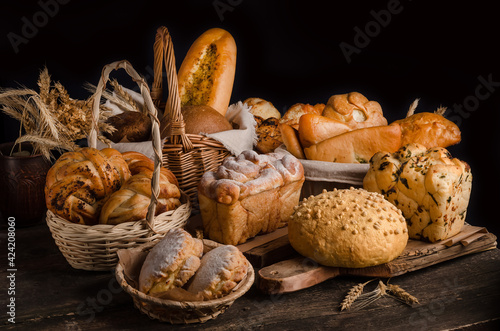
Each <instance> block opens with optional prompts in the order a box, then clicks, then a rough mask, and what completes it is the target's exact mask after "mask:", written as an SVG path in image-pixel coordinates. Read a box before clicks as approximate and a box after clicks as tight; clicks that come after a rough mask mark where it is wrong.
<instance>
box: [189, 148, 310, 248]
mask: <svg viewBox="0 0 500 331" xmlns="http://www.w3.org/2000/svg"><path fill="white" fill-rule="evenodd" d="M303 182H304V169H303V167H302V164H300V162H299V161H298V160H297V159H296V158H295V157H293V156H292V155H286V156H279V155H278V154H275V153H270V154H261V155H259V154H257V153H256V152H254V151H250V150H247V151H244V152H242V153H241V154H240V155H238V156H237V157H228V158H227V159H225V160H224V162H223V163H222V164H221V165H220V166H219V168H218V169H217V171H215V172H206V173H205V174H204V175H203V176H202V178H201V181H200V184H199V185H198V199H199V203H200V211H201V216H202V219H203V228H204V231H205V234H206V235H207V236H208V238H210V239H212V240H215V241H217V242H220V243H223V244H228V245H237V244H241V243H244V242H245V241H246V240H247V239H249V238H252V237H254V236H256V235H257V234H259V233H268V232H272V231H275V230H276V229H278V228H280V227H283V226H285V225H286V224H287V222H288V218H289V216H290V215H291V214H292V212H293V207H294V206H295V205H296V204H297V203H298V201H299V197H300V190H301V188H302V183H303Z"/></svg>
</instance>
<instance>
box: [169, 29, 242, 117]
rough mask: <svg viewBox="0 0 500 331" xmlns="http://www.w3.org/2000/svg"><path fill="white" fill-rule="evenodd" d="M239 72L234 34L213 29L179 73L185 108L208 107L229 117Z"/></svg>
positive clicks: (196, 44)
mask: <svg viewBox="0 0 500 331" xmlns="http://www.w3.org/2000/svg"><path fill="white" fill-rule="evenodd" d="M235 70H236V43H235V41H234V38H233V37H232V36H231V34H230V33H229V32H227V31H225V30H223V29H219V28H213V29H210V30H207V31H206V32H204V33H203V34H202V35H201V36H199V37H198V39H196V40H195V41H194V43H193V44H192V45H191V47H190V48H189V50H188V52H187V54H186V57H185V58H184V61H183V62H182V64H181V67H180V69H179V74H178V79H179V94H180V97H181V105H182V106H186V105H208V106H211V107H212V108H214V109H215V110H217V111H218V112H219V113H221V114H222V115H225V114H226V111H227V108H228V106H229V102H230V99H231V93H232V90H233V82H234V74H235Z"/></svg>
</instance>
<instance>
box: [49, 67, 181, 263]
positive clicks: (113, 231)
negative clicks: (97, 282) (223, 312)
mask: <svg viewBox="0 0 500 331" xmlns="http://www.w3.org/2000/svg"><path fill="white" fill-rule="evenodd" d="M120 68H123V69H125V70H126V72H127V73H128V74H129V75H130V76H131V77H132V78H133V80H134V81H136V82H137V84H138V85H139V86H140V88H141V94H142V95H143V97H144V99H145V102H146V106H147V107H146V108H147V109H148V110H149V115H150V117H151V119H152V123H153V126H152V140H153V150H154V152H155V165H154V171H153V177H152V180H151V188H152V196H151V204H150V205H149V208H148V213H147V216H146V219H144V220H139V221H135V222H125V223H122V224H119V225H108V224H98V225H82V224H75V223H71V222H69V221H67V220H65V219H63V218H61V217H59V216H57V215H55V214H54V213H52V212H51V211H47V217H46V221H47V225H48V226H49V229H50V231H51V233H52V237H53V238H54V240H55V242H56V244H57V246H58V247H59V250H60V251H61V252H62V254H63V255H64V257H65V258H66V260H67V261H68V262H69V264H70V265H71V266H72V267H73V268H75V269H83V270H112V269H114V268H115V267H116V264H117V262H118V257H117V255H116V252H117V251H118V250H119V249H123V248H130V247H135V246H138V245H140V244H144V243H147V242H156V241H158V240H159V239H161V238H162V237H163V236H164V235H165V233H167V232H168V231H169V230H170V229H173V228H177V227H183V226H184V225H185V224H186V222H187V219H188V218H189V217H190V215H191V203H190V201H189V198H188V196H187V195H186V194H185V193H182V196H181V203H182V205H181V206H180V207H179V208H177V209H175V210H171V211H167V212H165V213H162V214H160V215H158V216H154V214H155V209H156V204H157V198H158V195H159V188H160V181H159V175H160V167H161V160H162V151H161V139H160V132H159V131H160V130H159V123H158V122H159V121H158V119H157V116H156V108H155V107H154V105H153V101H152V100H151V97H150V93H149V88H148V86H147V84H146V82H145V81H144V80H143V79H142V78H141V77H140V76H139V74H138V73H137V72H136V71H135V70H134V68H133V67H132V66H131V64H130V63H129V62H127V61H117V62H114V63H111V64H109V65H107V66H105V67H104V69H103V71H102V77H101V79H100V81H99V85H98V86H97V89H96V92H95V95H94V104H93V114H92V116H93V123H94V125H93V127H92V129H91V131H90V134H89V139H88V141H89V146H90V147H94V148H95V147H96V143H97V128H96V125H97V121H98V118H99V103H100V100H101V95H102V91H103V90H104V88H105V85H106V82H107V81H108V79H109V74H110V72H111V71H112V70H117V69H120ZM181 192H182V191H181Z"/></svg>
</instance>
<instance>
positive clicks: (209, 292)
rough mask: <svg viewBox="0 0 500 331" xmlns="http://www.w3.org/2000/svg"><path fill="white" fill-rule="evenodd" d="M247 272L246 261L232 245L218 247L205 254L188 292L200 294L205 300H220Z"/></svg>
mask: <svg viewBox="0 0 500 331" xmlns="http://www.w3.org/2000/svg"><path fill="white" fill-rule="evenodd" d="M247 270H248V261H247V259H246V258H245V257H244V256H243V254H242V253H241V252H240V250H239V249H238V248H236V247H234V246H232V245H224V246H219V247H217V248H215V249H212V250H211V251H210V252H208V253H206V254H205V255H204V256H203V258H202V259H201V265H200V268H199V269H198V271H197V272H196V274H195V276H194V277H193V281H192V282H191V284H190V285H189V287H188V291H189V292H192V293H195V294H198V293H200V292H201V293H202V295H203V298H204V299H205V300H211V299H216V298H220V297H222V296H224V295H226V294H228V293H229V292H231V290H232V289H233V288H234V287H235V286H236V285H238V283H239V282H240V281H241V280H242V279H243V278H244V277H245V275H246V274H247Z"/></svg>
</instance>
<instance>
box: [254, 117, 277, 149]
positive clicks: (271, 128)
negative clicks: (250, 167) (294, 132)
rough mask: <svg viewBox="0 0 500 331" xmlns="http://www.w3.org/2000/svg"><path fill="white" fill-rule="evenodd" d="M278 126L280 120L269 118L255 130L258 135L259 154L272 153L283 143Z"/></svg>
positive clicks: (256, 146)
mask: <svg viewBox="0 0 500 331" xmlns="http://www.w3.org/2000/svg"><path fill="white" fill-rule="evenodd" d="M278 125H279V120H278V119H277V118H274V117H269V118H267V119H266V120H264V121H262V122H261V123H260V124H258V125H257V127H256V128H255V133H256V134H257V144H256V145H255V149H256V150H257V151H258V152H259V153H263V154H266V153H272V152H274V150H275V149H276V148H277V147H278V146H280V145H281V144H282V143H283V138H282V137H281V131H280V129H279V127H278Z"/></svg>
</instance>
